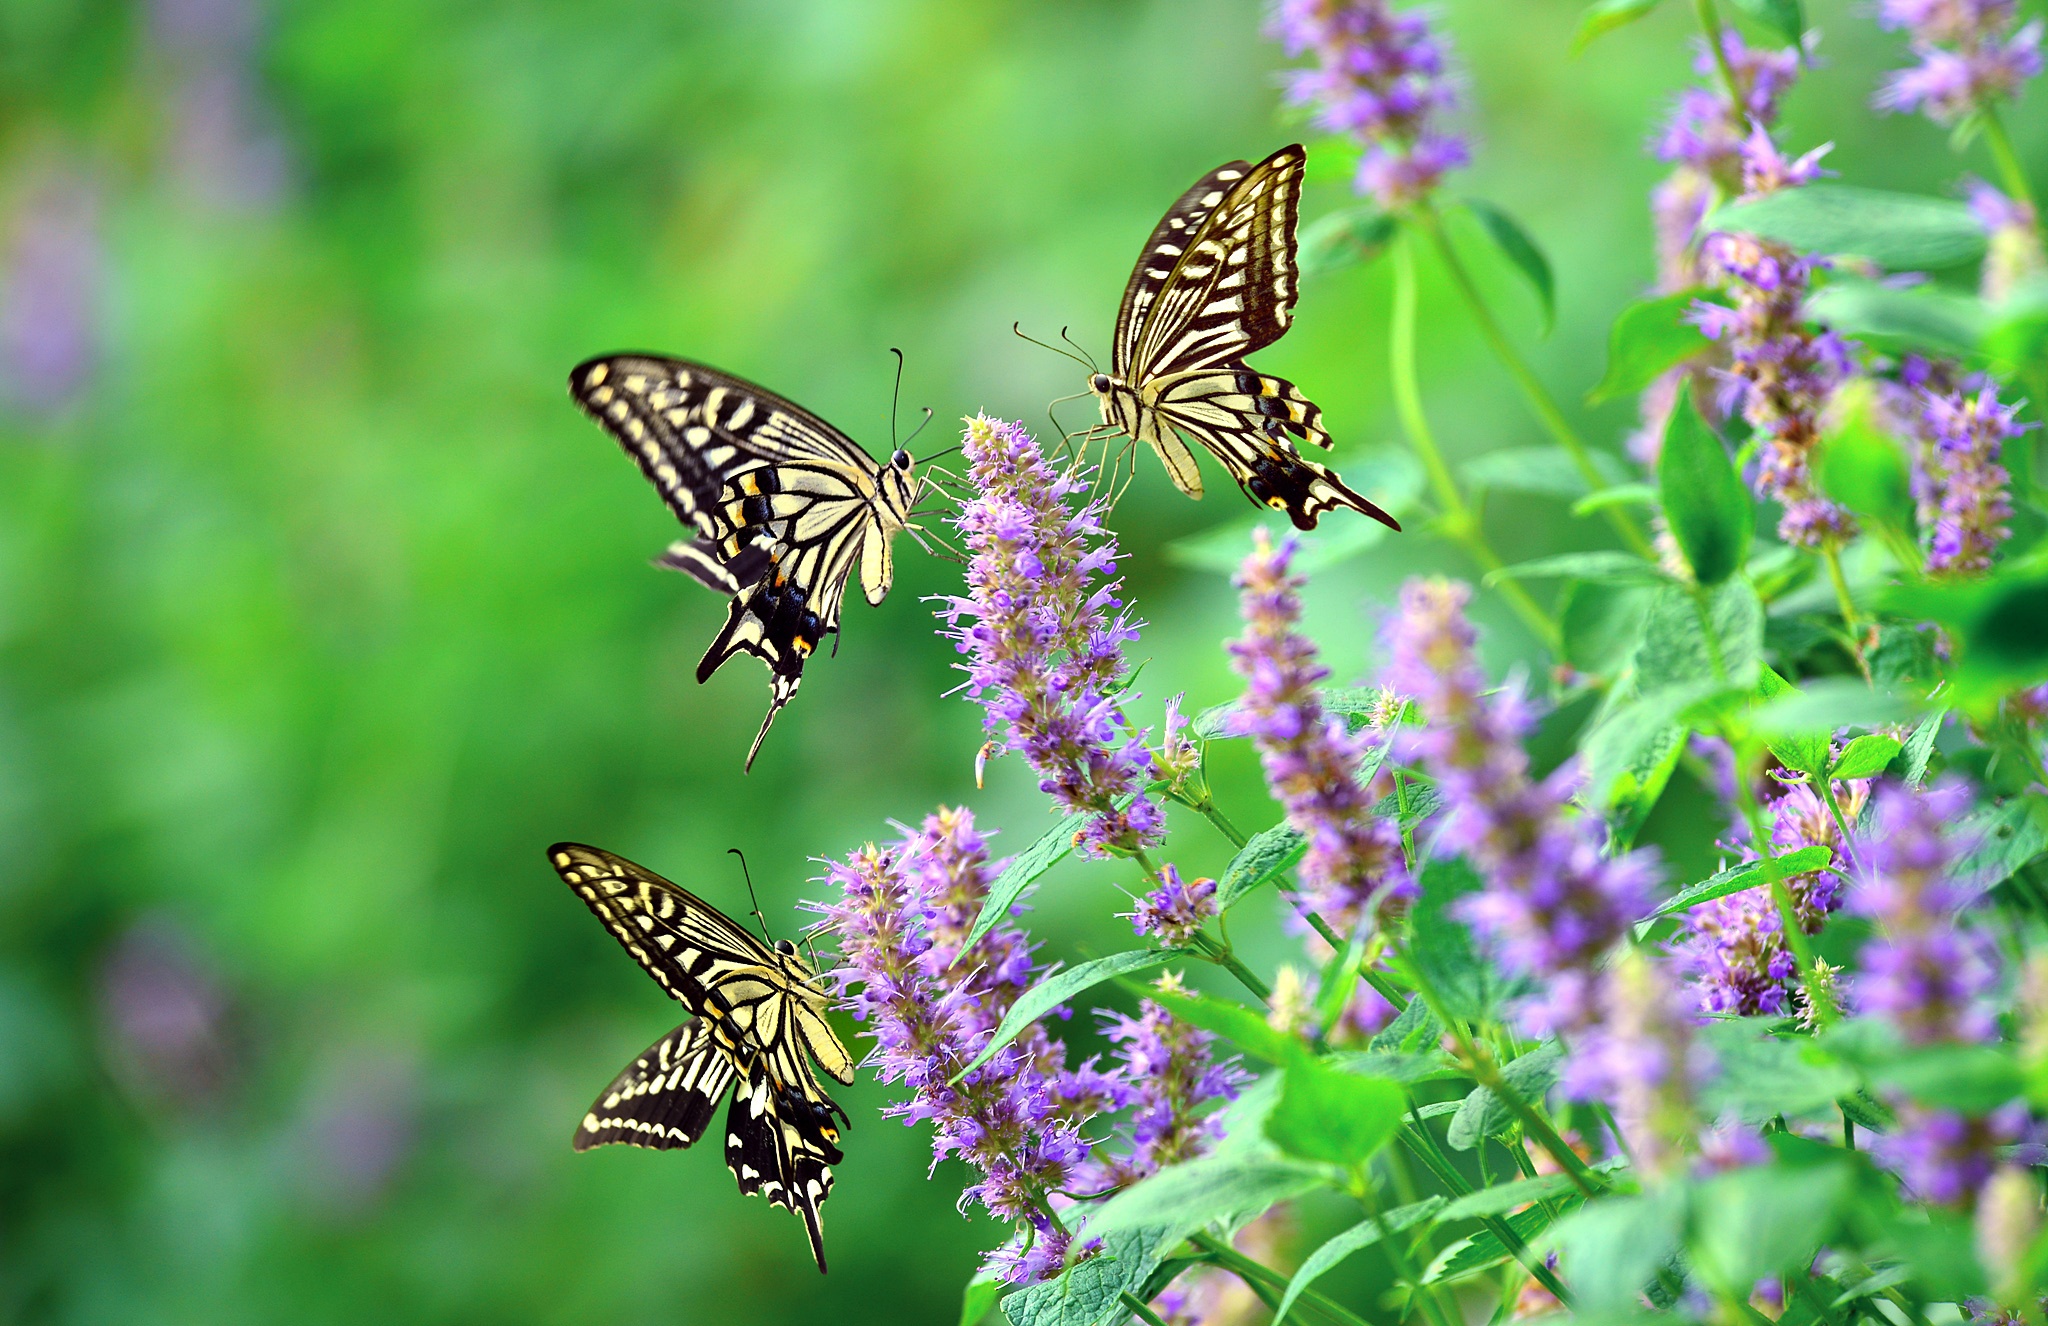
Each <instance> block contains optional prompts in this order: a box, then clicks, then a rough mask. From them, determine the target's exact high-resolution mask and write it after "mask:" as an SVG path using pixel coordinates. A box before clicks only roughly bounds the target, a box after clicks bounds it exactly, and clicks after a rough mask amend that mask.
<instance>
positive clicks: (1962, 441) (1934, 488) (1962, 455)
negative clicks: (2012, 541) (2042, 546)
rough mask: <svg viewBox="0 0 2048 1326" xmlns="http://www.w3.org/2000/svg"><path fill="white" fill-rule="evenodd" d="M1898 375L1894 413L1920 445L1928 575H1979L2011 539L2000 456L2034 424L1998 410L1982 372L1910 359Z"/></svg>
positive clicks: (2013, 410)
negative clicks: (1960, 369)
mask: <svg viewBox="0 0 2048 1326" xmlns="http://www.w3.org/2000/svg"><path fill="white" fill-rule="evenodd" d="M1899 377H1900V383H1901V386H1900V387H1899V388H1898V390H1897V392H1896V393H1895V398H1894V400H1893V411H1894V413H1896V414H1900V415H1903V416H1904V421H1905V424H1906V427H1907V429H1908V431H1910V432H1911V433H1912V434H1913V436H1914V437H1915V438H1916V439H1917V440H1918V441H1919V444H1920V454H1919V456H1918V458H1917V460H1918V465H1917V467H1916V470H1915V473H1914V476H1913V483H1914V496H1915V498H1916V505H1917V507H1918V514H1919V517H1920V525H1921V530H1922V532H1923V534H1924V535H1925V537H1926V541H1927V572H1928V574H1930V575H1956V576H1967V575H1978V574H1982V573H1983V572H1985V571H1988V570H1990V569H1991V562H1992V559H1993V557H1994V556H1995V555H1996V553H1997V551H1998V545H1999V544H2001V543H2003V542H2005V540H2006V538H2007V537H2008V536H2009V535H2010V534H2011V533H2012V531H2011V529H2010V528H2009V527H2008V526H2007V525H2006V523H2005V522H2006V521H2008V520H2010V519H2012V511H2013V508H2012V493H2011V484H2012V476H2011V474H2010V473H2008V472H2007V470H2006V468H2005V466H2004V465H2003V464H2001V463H2000V458H2001V454H2002V452H2003V451H2004V447H2005V443H2006V442H2008V441H2010V440H2011V439H2013V438H2015V437H2018V436H2020V435H2021V434H2022V433H2024V432H2026V431H2027V429H2029V428H2031V427H2032V426H2033V425H2031V424H2021V423H2019V422H2018V421H2017V420H2016V418H2015V415H2016V414H2017V413H2018V411H2019V409H2020V404H2013V405H2004V404H2001V403H2000V402H1999V399H1998V387H1997V385H1996V384H1995V383H1993V382H1992V381H1991V379H1989V378H1988V377H1984V376H1982V375H1981V374H1971V375H1968V376H1963V375H1961V374H1959V373H1958V372H1957V371H1956V368H1955V366H1954V365H1951V364H1934V363H1929V362H1927V361H1926V360H1923V359H1920V358H1918V357H1917V356H1912V355H1909V356H1907V358H1906V362H1905V363H1904V364H1903V365H1902V366H1901V369H1900V374H1899ZM1900 396H1903V398H1904V399H1903V400H1900V399H1898V397H1900Z"/></svg>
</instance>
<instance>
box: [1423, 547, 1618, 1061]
mask: <svg viewBox="0 0 2048 1326" xmlns="http://www.w3.org/2000/svg"><path fill="white" fill-rule="evenodd" d="M1470 596H1471V591H1470V589H1469V588H1468V587H1466V586H1464V585H1461V584H1453V583H1451V582H1449V581H1444V580H1411V581H1409V582H1408V583H1407V584H1406V585H1404V586H1403V587H1402V590H1401V607H1400V611H1399V613H1398V614H1396V615H1395V616H1393V617H1392V618H1391V619H1390V620H1389V621H1388V623H1387V627H1386V639H1387V649H1388V652H1389V654H1390V655H1391V656H1392V664H1391V666H1390V668H1389V682H1390V684H1391V685H1392V686H1393V687H1394V689H1396V690H1397V691H1399V692H1401V693H1402V694H1405V695H1408V696H1410V697H1412V698H1413V699H1414V700H1415V701H1417V703H1418V704H1419V705H1420V706H1421V709H1422V712H1423V715H1424V716H1425V717H1426V718H1427V720H1428V723H1427V726H1426V727H1424V728H1423V729H1422V730H1421V731H1420V732H1419V733H1414V734H1411V735H1409V736H1408V737H1407V738H1406V740H1405V743H1404V744H1405V745H1406V746H1407V747H1408V748H1409V751H1410V753H1412V754H1413V755H1415V756H1416V757H1418V758H1419V759H1420V760H1421V762H1422V764H1423V766H1424V768H1425V769H1426V770H1427V771H1428V773H1429V774H1430V776H1432V777H1433V778H1435V779H1436V781H1437V790H1438V792H1439V793H1440V794H1441V795H1442V797H1443V800H1444V805H1445V807H1446V808H1447V812H1446V813H1447V814H1448V817H1449V818H1448V822H1447V823H1446V824H1445V826H1444V828H1443V831H1442V835H1441V837H1440V839H1439V843H1440V845H1441V846H1442V847H1443V848H1444V849H1445V850H1448V851H1452V852H1462V853H1464V855H1465V856H1466V858H1467V859H1468V860H1470V861H1471V863H1472V865H1473V866H1474V867H1475V868H1477V870H1478V871H1479V873H1480V875H1481V876H1482V877H1483V878H1484V879H1485V880H1486V888H1485V889H1484V890H1483V891H1482V892H1480V893H1477V894H1474V895H1472V896H1471V897H1470V898H1468V899H1466V900H1464V906H1463V908H1462V911H1463V914H1464V917H1465V919H1466V920H1468V921H1470V922H1471V923H1472V925H1473V926H1474V927H1475V928H1476V929H1477V930H1478V931H1479V932H1480V934H1481V936H1482V937H1483V938H1484V939H1485V940H1486V941H1487V942H1488V944H1489V945H1490V946H1491V947H1492V949H1493V950H1494V952H1495V954H1496V955H1497V956H1498V958H1499V959H1500V961H1501V964H1502V965H1503V966H1504V967H1505V968H1507V969H1508V970H1509V971H1510V972H1512V973H1515V974H1517V975H1526V976H1532V977H1535V978H1537V979H1538V980H1539V981H1540V982H1541V983H1542V984H1543V985H1544V986H1545V987H1546V990H1545V993H1544V995H1543V996H1542V997H1541V1002H1540V1003H1535V1004H1531V1005H1530V1006H1528V1007H1526V1008H1525V1009H1524V1010H1523V1012H1524V1018H1525V1022H1526V1023H1527V1024H1528V1026H1529V1029H1530V1030H1531V1031H1532V1032H1537V1033H1541V1032H1544V1031H1550V1030H1560V1029H1568V1028H1572V1027H1576V1026H1580V1025H1583V1024H1584V1023H1586V1022H1587V1021H1588V1020H1590V1019H1591V1018H1592V1017H1593V1016H1594V1015H1595V1012H1596V1006H1597V1002H1598V1000H1597V993H1598V991H1597V986H1598V983H1599V964H1600V962H1601V959H1602V958H1603V957H1604V956H1605V955H1606V954H1607V952H1608V950H1610V949H1611V948H1613V947H1614V945H1615V944H1616V942H1617V941H1619V940H1621V939H1622V938H1623V937H1624V936H1626V935H1627V934H1628V933H1629V928H1630V926H1631V925H1632V924H1633V923H1634V922H1635V921H1636V920H1637V919H1639V918H1640V917H1642V916H1643V915H1644V914H1645V913H1646V912H1647V911H1648V910H1649V906H1650V888H1651V884H1652V882H1653V880H1654V879H1655V876H1656V870H1655V866H1654V864H1653V858H1652V857H1651V856H1650V855H1649V854H1648V853H1646V852H1631V853H1629V854H1628V855H1626V856H1622V857H1617V858H1614V859H1611V860H1610V859H1603V858H1602V857H1601V855H1600V846H1599V844H1600V842H1601V841H1602V840H1603V839H1604V838H1605V837H1606V833H1605V829H1604V827H1603V826H1602V825H1601V824H1600V822H1599V820H1598V819H1597V818H1594V817H1590V816H1583V817H1569V818H1568V817H1567V816H1566V815H1565V813H1564V812H1565V803H1566V801H1567V800H1568V799H1569V796H1570V793H1571V791H1572V783H1573V778H1574V776H1575V774H1574V772H1573V771H1572V770H1571V769H1570V768H1569V766H1567V767H1566V768H1565V769H1561V770H1559V772H1558V773H1557V774H1554V775H1553V776H1552V777H1551V778H1550V779H1548V780H1547V781H1545V782H1542V783H1533V782H1531V781H1530V780H1529V776H1528V764H1529V761H1528V756H1527V755H1526V754H1524V752H1523V750H1522V747H1521V738H1522V737H1523V736H1524V735H1525V734H1526V733H1527V731H1528V729H1529V726H1530V721H1531V720H1530V715H1529V713H1528V710H1527V709H1526V707H1525V706H1524V705H1523V703H1522V700H1521V697H1520V695H1519V694H1517V693H1515V692H1514V691H1512V690H1510V691H1503V692H1500V693H1499V694H1495V695H1488V694H1487V693H1486V677H1485V674H1484V673H1482V672H1481V671H1480V669H1479V663H1478V660H1477V659H1475V658H1474V657H1473V653H1472V646H1473V639H1474V637H1473V632H1472V627H1471V625H1470V624H1469V623H1468V622H1467V621H1466V620H1465V604H1466V602H1467V601H1468V599H1469V598H1470Z"/></svg>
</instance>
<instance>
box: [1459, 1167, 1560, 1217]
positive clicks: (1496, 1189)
mask: <svg viewBox="0 0 2048 1326" xmlns="http://www.w3.org/2000/svg"><path fill="white" fill-rule="evenodd" d="M1576 1191H1578V1185H1576V1184H1574V1183H1573V1182H1572V1176H1571V1175H1569V1174H1539V1175H1537V1176H1536V1177H1535V1178H1533V1179H1516V1180H1514V1181H1513V1182H1511V1183H1496V1184H1495V1185H1493V1186H1492V1187H1491V1188H1480V1189H1478V1190H1476V1191H1474V1192H1468V1193H1466V1194H1465V1195H1464V1196H1463V1197H1460V1198H1459V1199H1458V1200H1457V1201H1455V1202H1452V1203H1451V1204H1450V1205H1449V1206H1447V1207H1445V1208H1444V1213H1443V1215H1442V1217H1441V1219H1442V1221H1443V1222H1444V1223H1445V1224H1449V1223H1450V1222H1451V1221H1453V1220H1470V1219H1473V1218H1475V1217H1477V1216H1490V1215H1505V1214H1507V1213H1508V1212H1509V1211H1512V1210H1514V1209H1515V1208H1516V1207H1518V1206H1527V1205H1528V1204H1529V1203H1530V1202H1542V1201H1547V1200H1549V1199H1550V1198H1552V1197H1561V1196H1563V1195H1564V1194H1565V1193H1568V1192H1576Z"/></svg>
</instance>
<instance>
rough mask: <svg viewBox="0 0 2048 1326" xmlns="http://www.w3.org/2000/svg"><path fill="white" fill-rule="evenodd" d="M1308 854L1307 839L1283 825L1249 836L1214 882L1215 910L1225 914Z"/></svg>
mask: <svg viewBox="0 0 2048 1326" xmlns="http://www.w3.org/2000/svg"><path fill="white" fill-rule="evenodd" d="M1307 853H1308V837H1307V835H1305V834H1303V833H1302V831H1301V830H1299V829H1297V828H1295V827H1293V826H1292V825H1290V824H1287V823H1285V822H1284V821H1283V822H1282V823H1279V824H1275V825H1274V826H1273V827H1272V828H1270V829H1261V830H1260V831H1259V832H1257V833H1255V834H1253V835H1252V836H1251V838H1250V839H1249V840H1248V841H1247V842H1246V843H1245V845H1244V846H1243V847H1240V848H1239V849H1238V850H1237V855H1236V856H1233V857H1232V858H1230V864H1229V865H1228V866H1226V867H1224V869H1223V878H1222V879H1219V880H1217V881H1216V910H1217V911H1219V912H1220V911H1228V910H1229V909H1230V908H1232V907H1234V906H1236V905H1237V904H1238V903H1239V902H1241V901H1243V900H1244V896H1245V895H1246V894H1248V893H1250V892H1251V891H1252V890H1253V889H1256V888H1258V887H1260V886H1261V885H1264V884H1266V883H1269V882H1270V881H1272V880H1275V879H1278V878H1279V877H1280V876H1281V875H1284V874H1286V873H1287V872H1288V871H1289V870H1291V869H1293V868H1294V863H1295V862H1297V861H1299V860H1301V858H1302V857H1303V856H1305V855H1307Z"/></svg>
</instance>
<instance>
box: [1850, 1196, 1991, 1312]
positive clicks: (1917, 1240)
mask: <svg viewBox="0 0 2048 1326" xmlns="http://www.w3.org/2000/svg"><path fill="white" fill-rule="evenodd" d="M1922 1210H1925V1215H1924V1218H1923V1216H1922ZM1877 1251H1879V1252H1880V1253H1883V1252H1891V1253H1892V1254H1894V1255H1896V1256H1897V1257H1899V1258H1900V1260H1902V1261H1904V1262H1905V1263H1906V1265H1908V1266H1910V1267H1912V1269H1913V1278H1912V1280H1911V1281H1910V1282H1909V1283H1910V1288H1909V1289H1908V1290H1907V1293H1908V1294H1909V1296H1910V1297H1913V1298H1917V1299H1920V1300H1922V1301H1923V1302H1939V1303H1961V1302H1963V1301H1965V1300H1966V1299H1970V1298H1974V1297H1976V1296H1977V1295H1979V1294H1982V1293H1984V1292H1985V1291H1986V1290H1987V1289H1988V1288H1989V1286H1988V1285H1986V1283H1985V1280H1984V1267H1983V1263H1981V1262H1980V1261H1978V1260H1977V1241H1976V1238H1975V1232H1974V1231H1973V1230H1972V1228H1971V1226H1970V1221H1969V1220H1968V1219H1967V1218H1966V1217H1962V1216H1957V1215H1952V1214H1950V1213H1949V1212H1947V1211H1942V1210H1939V1209H1925V1208H1922V1209H1916V1210H1915V1211H1913V1212H1912V1213H1911V1214H1910V1215H1909V1214H1907V1213H1904V1212H1899V1213H1894V1214H1893V1216H1892V1218H1891V1220H1890V1221H1889V1222H1888V1224H1887V1227H1886V1228H1885V1232H1884V1239H1883V1242H1882V1243H1881V1244H1879V1246H1878V1249H1877Z"/></svg>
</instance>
